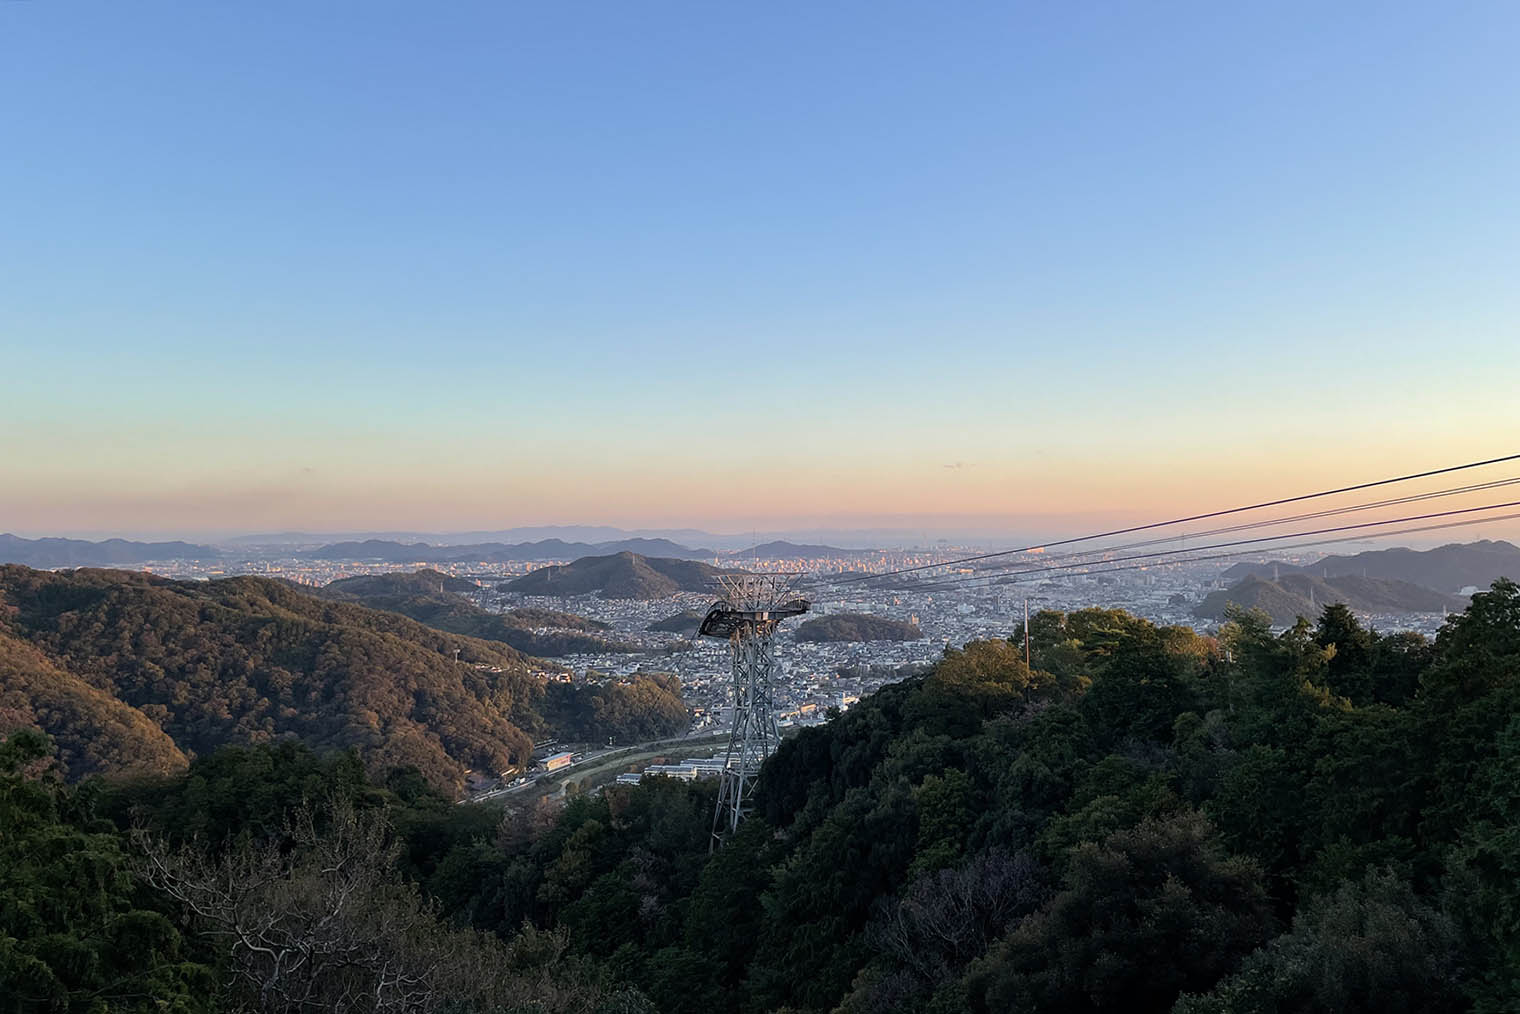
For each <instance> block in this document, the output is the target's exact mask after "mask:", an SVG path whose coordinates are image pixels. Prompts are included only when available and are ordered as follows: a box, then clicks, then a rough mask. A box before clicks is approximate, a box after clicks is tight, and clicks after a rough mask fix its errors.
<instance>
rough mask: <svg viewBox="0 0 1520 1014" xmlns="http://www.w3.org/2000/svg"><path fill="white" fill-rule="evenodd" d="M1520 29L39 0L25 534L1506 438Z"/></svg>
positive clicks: (1134, 483)
mask: <svg viewBox="0 0 1520 1014" xmlns="http://www.w3.org/2000/svg"><path fill="white" fill-rule="evenodd" d="M821 7H822V8H826V9H820V8H821ZM1517 44H1520V7H1516V6H1515V5H1513V4H1508V3H1473V4H1435V3H1431V4H1420V5H1415V4H1406V5H1400V4H1387V3H1384V4H1356V3H1345V4H1335V5H1326V4H1309V3H1303V4H1298V3H1273V4H1251V5H1240V4H1218V3H1196V4H1162V3H1146V4H1138V3H1136V4H1086V5H1077V4H1041V5H1032V4H1026V5H1015V4H995V5H993V4H989V5H974V4H963V5H943V4H916V5H909V4H892V3H886V4H883V3H872V4H831V5H791V6H788V5H774V4H770V5H712V4H659V3H651V4H626V3H620V4H612V3H607V4H591V3H586V4H562V5H547V4H538V5H518V4H503V3H451V4H426V5H424V4H416V3H404V4H403V3H384V2H369V3H363V4H360V3H347V2H323V3H293V2H292V3H261V4H256V5H255V4H239V5H233V4H167V3H152V2H137V3H131V4H120V3H105V2H95V3H88V2H77V3H58V2H42V0H32V2H5V3H0V137H4V138H5V139H6V141H5V147H6V149H7V154H6V155H5V157H0V194H3V195H4V197H3V198H0V201H3V203H0V207H3V219H0V221H3V223H4V226H3V228H0V351H3V354H4V361H5V363H6V364H7V369H6V371H5V373H6V379H5V388H4V390H5V391H6V397H5V398H4V399H3V400H0V438H3V440H4V442H5V444H6V445H7V446H8V450H7V452H6V455H5V459H4V460H3V461H0V479H3V483H0V529H5V528H10V529H13V530H17V531H25V532H28V533H33V534H41V533H43V532H53V531H57V530H69V531H100V532H105V531H118V530H121V531H127V530H131V531H145V530H158V531H173V530H186V531H191V530H211V529H232V528H264V527H276V526H278V527H306V528H321V527H329V528H334V529H341V528H356V527H357V528H364V527H419V528H450V527H463V528H475V527H485V526H505V525H509V524H517V523H541V522H551V521H563V522H587V523H603V522H605V523H613V524H627V525H639V524H648V525H654V524H669V525H677V524H702V525H708V526H712V527H719V528H722V527H725V526H728V527H733V526H747V525H754V524H760V525H783V524H788V523H793V522H796V523H802V522H807V523H831V522H837V523H841V524H844V523H855V522H860V523H866V522H868V521H871V520H872V519H880V518H883V517H905V516H912V517H923V518H929V519H932V518H937V517H945V516H950V515H954V516H958V517H959V516H979V517H987V518H989V519H1001V520H1000V521H999V523H1004V522H1006V523H1007V524H1009V525H1012V526H1015V527H1016V525H1017V522H1018V519H1019V518H1021V517H1024V516H1027V515H1046V514H1050V513H1057V512H1071V513H1073V514H1074V515H1078V514H1080V515H1091V514H1103V513H1116V512H1117V513H1124V512H1125V511H1134V512H1139V513H1148V512H1152V511H1160V512H1166V511H1167V510H1168V509H1169V508H1171V507H1175V506H1185V505H1192V504H1194V503H1197V502H1199V501H1200V500H1202V501H1204V502H1205V503H1210V504H1212V503H1213V502H1215V501H1231V500H1233V499H1234V498H1236V497H1240V496H1250V495H1252V494H1254V493H1257V492H1260V493H1263V494H1266V495H1271V494H1273V493H1276V492H1280V491H1284V490H1285V488H1286V491H1289V492H1292V491H1297V488H1298V487H1299V486H1303V487H1304V488H1310V487H1313V486H1315V485H1316V484H1318V483H1319V482H1321V481H1322V480H1325V479H1332V480H1333V479H1335V478H1337V477H1339V476H1341V475H1342V474H1343V473H1345V472H1346V471H1347V470H1348V469H1349V470H1351V472H1352V475H1351V478H1352V479H1353V480H1354V479H1357V478H1374V477H1378V476H1379V475H1382V474H1387V473H1391V472H1394V471H1400V470H1403V466H1404V465H1406V464H1407V465H1409V466H1411V467H1412V468H1418V467H1422V466H1427V465H1430V466H1435V465H1440V464H1445V463H1450V462H1454V461H1459V460H1472V459H1476V458H1482V457H1488V456H1492V455H1495V454H1501V453H1507V452H1511V451H1514V450H1515V449H1517V448H1520V423H1517V420H1520V412H1517V411H1516V409H1515V404H1514V402H1515V391H1516V390H1517V386H1520V384H1517V380H1516V378H1517V377H1520V370H1517V368H1520V334H1517V321H1520V285H1517V284H1516V282H1515V279H1516V278H1517V277H1520V188H1517V187H1516V185H1515V181H1516V180H1517V179H1520V138H1517V123H1520V120H1517V117H1516V113H1515V111H1516V109H1520V61H1517V60H1515V59H1514V53H1515V52H1516V51H1517ZM947 465H958V466H959V467H952V468H947V467H946V466H947Z"/></svg>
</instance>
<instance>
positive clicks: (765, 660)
mask: <svg viewBox="0 0 1520 1014" xmlns="http://www.w3.org/2000/svg"><path fill="white" fill-rule="evenodd" d="M795 578H796V575H794V574H723V575H720V576H719V577H718V579H717V580H718V587H719V589H720V592H721V594H722V596H723V597H722V598H720V599H719V600H718V601H717V602H715V603H713V607H712V608H711V609H709V610H708V611H707V616H706V617H705V618H704V619H703V620H702V626H701V629H700V633H701V634H702V636H704V637H718V638H724V639H726V640H727V641H728V648H729V656H730V658H731V659H732V661H733V679H734V721H733V726H732V728H731V729H730V731H729V734H728V757H727V759H726V762H725V764H724V766H723V780H722V783H721V784H720V786H719V788H718V807H717V809H716V810H715V811H714V813H713V831H712V833H713V837H712V848H714V849H716V848H717V847H718V843H719V842H720V841H722V839H723V836H724V835H726V834H728V833H729V832H730V831H732V830H734V828H736V827H738V826H739V821H741V820H743V819H744V817H745V815H746V814H748V813H749V810H750V805H751V801H752V798H753V796H754V790H755V778H756V776H757V775H759V773H760V765H761V764H763V763H765V759H766V758H767V757H769V756H770V755H771V753H772V752H773V751H774V750H775V749H776V744H777V742H778V741H779V740H780V738H781V734H780V731H779V730H778V728H777V726H776V707H775V700H774V697H773V694H772V686H773V684H774V682H775V678H776V674H777V668H776V650H775V640H774V635H775V633H776V627H777V626H779V625H780V623H781V621H782V620H784V619H787V618H788V617H792V616H800V615H802V614H803V613H805V612H807V611H808V601H807V599H803V598H788V595H789V593H790V591H791V585H792V581H793V580H794V579H795Z"/></svg>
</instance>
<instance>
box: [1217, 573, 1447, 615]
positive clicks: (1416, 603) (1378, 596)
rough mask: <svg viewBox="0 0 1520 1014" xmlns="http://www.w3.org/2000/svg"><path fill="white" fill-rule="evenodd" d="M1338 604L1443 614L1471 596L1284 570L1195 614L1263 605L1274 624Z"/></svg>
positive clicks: (1253, 580) (1241, 586)
mask: <svg viewBox="0 0 1520 1014" xmlns="http://www.w3.org/2000/svg"><path fill="white" fill-rule="evenodd" d="M1336 602H1339V603H1341V604H1343V605H1345V606H1347V607H1349V608H1350V609H1353V610H1355V611H1356V612H1359V613H1438V612H1440V611H1441V610H1443V609H1446V610H1453V611H1455V610H1460V609H1462V608H1463V607H1464V606H1465V605H1466V600H1465V599H1461V598H1458V597H1457V596H1455V595H1445V594H1442V593H1441V592H1438V591H1435V590H1434V589H1431V588H1423V587H1421V586H1419V585H1415V584H1410V583H1409V582H1408V581H1391V580H1380V579H1378V578H1371V577H1362V576H1361V575H1360V574H1347V575H1343V576H1341V577H1331V578H1318V577H1314V576H1312V575H1310V574H1303V573H1295V574H1283V575H1281V576H1280V577H1279V578H1278V579H1277V580H1275V581H1270V580H1267V579H1266V578H1262V577H1254V576H1253V577H1247V578H1246V579H1245V580H1243V581H1240V582H1238V583H1237V584H1234V585H1232V586H1230V587H1229V588H1226V589H1223V590H1221V591H1215V592H1210V593H1209V594H1208V595H1206V596H1204V599H1203V601H1202V602H1200V603H1199V604H1198V605H1197V606H1196V607H1195V608H1194V609H1193V615H1194V616H1197V617H1199V618H1201V619H1210V620H1219V619H1223V618H1224V616H1225V614H1226V612H1228V610H1229V608H1230V606H1232V605H1236V606H1243V607H1245V608H1247V609H1261V610H1263V611H1265V612H1266V613H1267V614H1268V615H1270V616H1271V617H1272V622H1273V623H1276V624H1279V625H1283V626H1286V625H1288V624H1291V623H1292V622H1293V621H1294V620H1296V619H1297V618H1298V617H1300V616H1318V615H1319V613H1320V610H1322V609H1324V607H1325V606H1327V605H1331V604H1333V603H1336Z"/></svg>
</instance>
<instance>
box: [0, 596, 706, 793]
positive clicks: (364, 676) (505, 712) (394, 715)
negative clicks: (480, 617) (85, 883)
mask: <svg viewBox="0 0 1520 1014" xmlns="http://www.w3.org/2000/svg"><path fill="white" fill-rule="evenodd" d="M456 651H457V652H458V657H457V660H456V657H455V652H456ZM537 668H539V664H538V663H534V662H533V660H531V659H528V658H527V657H525V656H524V655H522V654H521V653H519V652H517V651H515V650H514V649H512V648H510V647H507V646H506V645H503V644H500V643H497V642H493V641H487V640H481V639H477V638H470V637H463V636H458V635H454V634H445V633H442V632H440V631H438V630H435V629H433V628H431V627H428V626H424V625H422V624H420V623H417V622H415V621H413V620H410V619H407V618H405V617H403V616H400V615H397V614H395V613H391V612H382V611H378V610H374V609H367V608H364V607H361V606H358V605H352V604H345V603H339V602H331V601H324V600H321V599H317V598H313V597H311V596H309V595H306V594H303V593H302V592H300V591H298V590H297V589H296V588H295V587H294V586H292V585H290V584H287V583H285V582H280V581H272V580H266V579H262V578H252V577H240V578H231V579H228V580H223V581H212V582H189V581H169V580H165V579H163V578H156V577H152V576H150V575H145V574H133V573H127V572H123V571H108V570H78V571H68V572H57V573H54V572H48V571H36V570H30V569H28V568H25V567H16V566H7V567H0V717H3V716H9V718H10V722H9V724H11V725H28V726H34V727H36V728H39V729H40V730H42V731H44V732H46V733H48V734H49V735H50V736H52V737H53V740H54V743H55V745H56V749H57V751H58V759H59V761H60V762H61V764H62V765H63V770H64V771H66V773H67V774H68V775H69V776H70V777H74V778H78V777H82V776H85V775H89V774H95V773H116V774H120V773H134V772H135V773H166V772H170V771H174V770H178V769H182V768H183V767H184V765H185V763H186V760H187V758H188V757H190V756H194V755H201V754H206V753H209V752H211V751H213V750H215V749H217V748H218V747H220V746H224V745H227V744H245V745H246V744H259V743H267V742H272V741H275V740H279V739H283V738H294V739H298V740H300V741H301V742H303V743H306V744H309V745H310V746H312V747H314V748H316V749H318V750H331V749H347V748H350V747H352V748H355V749H357V750H358V751H359V754H360V756H361V757H362V758H363V759H364V761H365V762H366V763H367V764H369V765H370V766H371V768H372V769H374V770H384V769H388V768H391V767H396V766H411V767H415V768H416V769H418V770H420V771H421V772H422V773H423V775H424V776H425V777H426V778H427V779H428V780H429V781H430V782H432V783H433V784H434V785H436V786H438V787H440V788H442V789H444V790H446V791H452V790H453V789H454V788H455V787H457V786H458V785H459V784H460V783H461V782H462V781H463V779H464V775H465V773H466V771H467V770H470V769H474V770H477V771H484V772H488V773H491V774H495V773H498V772H501V771H504V770H506V769H508V768H511V767H514V766H519V765H524V764H526V762H527V761H528V760H529V758H530V756H531V754H532V747H533V740H534V739H535V738H536V737H540V736H542V735H545V734H553V735H569V734H570V731H571V730H573V731H574V733H575V734H577V735H584V737H585V738H586V739H588V740H593V741H600V740H603V739H605V738H607V737H608V736H612V737H614V738H618V739H623V738H625V737H627V736H629V735H631V734H632V733H633V732H635V731H637V730H641V729H644V728H655V729H657V730H659V734H660V735H668V734H669V731H670V730H671V728H672V726H675V725H676V721H675V711H676V710H677V708H679V706H680V693H679V687H676V688H675V689H672V687H671V681H670V680H669V679H668V678H667V679H665V680H656V679H654V678H650V677H642V678H640V679H639V680H636V681H634V682H633V683H632V684H630V685H629V686H627V687H619V688H617V689H615V690H609V689H607V688H605V687H602V686H598V685H585V684H578V685H575V686H571V685H568V684H561V683H553V684H552V685H553V686H554V688H555V689H554V691H553V696H552V700H551V699H549V697H548V694H547V691H546V681H545V680H544V679H543V678H542V676H541V675H537V674H536V673H535V669H537ZM609 701H610V702H612V703H609ZM672 701H674V706H673V705H672ZM644 709H647V710H644ZM680 710H681V717H680V723H679V726H677V727H676V731H679V729H680V728H684V724H685V712H684V709H680ZM603 716H605V717H606V718H607V719H608V720H609V722H608V724H607V725H605V726H603V725H601V724H599V723H600V718H601V717H603Z"/></svg>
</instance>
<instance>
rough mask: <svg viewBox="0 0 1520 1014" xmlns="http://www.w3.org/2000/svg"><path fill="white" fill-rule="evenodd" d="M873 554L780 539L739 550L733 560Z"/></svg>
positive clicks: (799, 558) (824, 557) (810, 558)
mask: <svg viewBox="0 0 1520 1014" xmlns="http://www.w3.org/2000/svg"><path fill="white" fill-rule="evenodd" d="M873 552H875V550H871V549H841V548H840V547H839V546H814V545H807V544H799V543H796V542H787V541H786V540H785V539H778V540H777V541H775V542H766V543H764V544H762V545H759V546H751V547H750V548H748V549H741V550H738V551H737V552H735V553H734V554H733V560H734V562H735V563H742V562H743V561H744V558H745V557H752V558H754V559H758V560H817V559H831V558H834V557H840V556H865V555H867V554H869V553H873Z"/></svg>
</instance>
